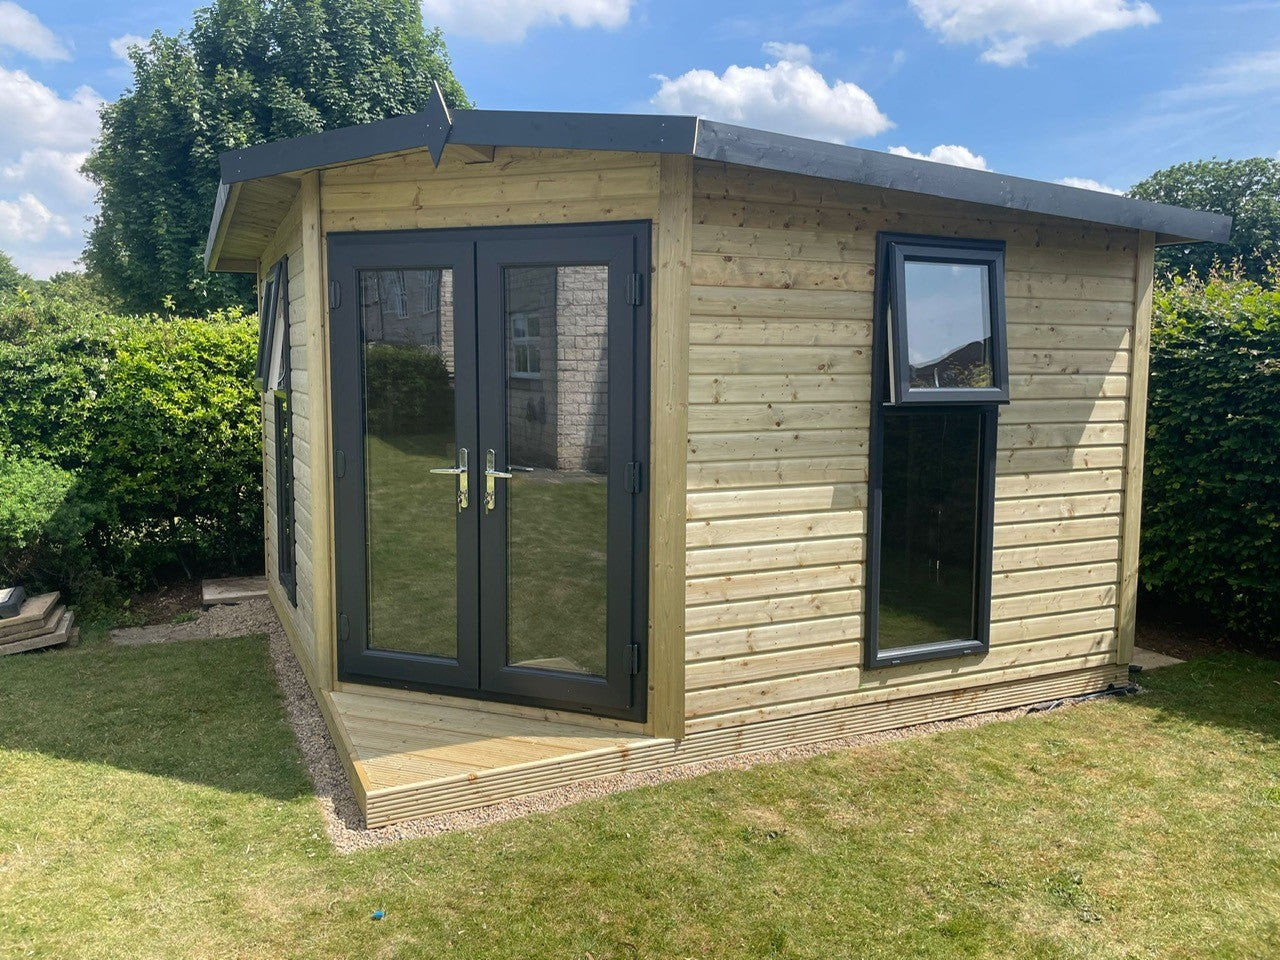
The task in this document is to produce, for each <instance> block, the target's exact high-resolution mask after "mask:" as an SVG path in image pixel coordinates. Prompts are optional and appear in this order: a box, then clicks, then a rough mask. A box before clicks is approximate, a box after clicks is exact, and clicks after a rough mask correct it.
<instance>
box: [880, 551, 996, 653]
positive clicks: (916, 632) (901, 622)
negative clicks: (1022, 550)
mask: <svg viewBox="0 0 1280 960" xmlns="http://www.w3.org/2000/svg"><path fill="white" fill-rule="evenodd" d="M882 577H883V580H882V581H881V585H880V614H879V626H878V631H877V632H878V633H879V646H880V649H881V650H889V649H894V648H898V647H911V646H915V645H916V644H921V643H944V642H946V641H948V640H967V639H969V638H970V637H972V636H973V622H972V619H971V615H972V610H973V581H972V580H971V579H970V577H969V571H967V570H964V571H959V572H958V575H953V576H951V577H946V576H944V577H943V578H942V580H941V581H939V582H935V581H934V580H933V579H932V578H929V577H927V576H915V577H908V576H906V575H904V574H903V573H902V572H901V571H896V570H891V569H889V567H888V565H886V569H885V570H884V572H883V574H882Z"/></svg>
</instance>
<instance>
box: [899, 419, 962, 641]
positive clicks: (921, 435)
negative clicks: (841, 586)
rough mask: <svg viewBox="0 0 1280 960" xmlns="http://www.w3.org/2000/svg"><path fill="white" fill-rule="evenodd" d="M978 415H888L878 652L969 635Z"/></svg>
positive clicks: (960, 638)
mask: <svg viewBox="0 0 1280 960" xmlns="http://www.w3.org/2000/svg"><path fill="white" fill-rule="evenodd" d="M982 416H983V414H982V412H981V411H979V410H965V411H960V412H951V411H948V412H923V411H912V412H910V413H890V412H887V411H886V413H885V416H884V454H883V456H884V474H883V481H882V488H881V489H882V491H883V493H882V499H881V523H880V607H879V629H878V642H879V648H880V649H881V650H882V651H884V650H891V649H894V648H899V647H913V646H916V645H917V644H923V643H941V642H945V641H948V640H969V639H972V638H973V636H974V613H975V611H974V595H975V589H974V588H975V582H974V578H975V576H976V569H977V563H976V554H977V550H976V545H977V542H978V491H979V489H980V484H979V477H980V475H981V460H982V440H981V437H982Z"/></svg>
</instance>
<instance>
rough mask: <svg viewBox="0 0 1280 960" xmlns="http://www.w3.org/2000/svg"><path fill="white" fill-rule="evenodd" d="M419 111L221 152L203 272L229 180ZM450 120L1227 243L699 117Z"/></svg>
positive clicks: (386, 128)
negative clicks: (688, 156)
mask: <svg viewBox="0 0 1280 960" xmlns="http://www.w3.org/2000/svg"><path fill="white" fill-rule="evenodd" d="M428 114H429V111H422V112H419V113H413V114H407V115H405V116H399V117H390V118H388V119H386V120H378V121H376V122H374V123H366V124H360V125H358V126H353V127H343V128H340V129H336V130H328V131H324V132H322V133H315V134H311V135H309V136H305V137H296V138H294V139H292V140H281V141H277V142H274V143H264V144H259V145H257V146H253V147H245V148H243V149H240V150H230V151H228V152H226V153H224V154H222V155H221V157H220V163H221V171H222V177H221V182H220V184H219V186H218V197H217V200H216V202H215V205H214V215H213V220H212V223H211V224H210V227H209V236H208V240H207V242H206V244H205V266H206V268H207V269H211V270H217V269H219V265H218V251H219V245H220V244H221V242H222V236H223V234H224V233H225V229H226V221H227V220H228V218H229V217H230V215H231V213H232V211H233V210H234V206H235V203H234V200H235V196H236V190H235V187H236V185H237V184H240V183H244V182H246V181H249V180H257V179H262V178H266V177H271V176H277V175H280V174H285V173H297V172H300V171H303V170H312V169H317V168H321V167H332V166H336V165H339V164H344V163H354V162H358V161H361V160H367V159H370V158H372V157H376V156H381V155H384V154H390V153H399V152H402V151H406V150H417V149H424V148H426V147H427V145H428V138H429V136H430V135H431V133H430V129H429V127H430V122H431V118H430V117H429V115H428ZM449 116H450V125H449V127H448V130H447V133H446V134H445V142H446V143H453V144H465V145H471V146H496V147H523V148H544V149H562V150H563V149H572V150H605V151H619V152H634V153H670V154H683V155H691V156H694V157H699V158H702V159H706V160H714V161H720V162H724V163H734V164H740V165H744V166H749V167H757V168H760V169H765V170H774V171H778V172H781V173H793V174H797V175H801V176H810V177H821V178H824V179H829V180H839V181H845V182H850V183H860V184H866V185H868V186H876V187H882V188H884V189H887V190H901V191H905V192H908V193H917V194H923V195H926V196H935V197H942V198H946V199H951V200H959V201H964V202H968V203H977V204H983V205H987V206H997V207H1005V208H1007V209H1012V210H1021V211H1024V212H1027V213H1033V214H1039V215H1043V216H1053V217H1065V218H1069V219H1073V220H1084V221H1089V222H1095V223H1103V224H1107V225H1110V226H1118V227H1127V228H1130V229H1134V230H1145V231H1149V232H1151V233H1153V234H1155V236H1156V242H1157V243H1159V244H1169V243H1199V242H1203V241H1212V242H1216V243H1223V242H1226V241H1227V240H1228V239H1229V238H1230V236H1231V218H1230V217H1228V216H1224V215H1222V214H1218V213H1207V212H1204V211H1199V210H1187V209H1184V208H1182V207H1173V206H1169V205H1166V204H1160V203H1151V202H1150V201H1147V200H1137V199H1134V198H1131V197H1122V196H1116V195H1113V194H1108V193H1103V192H1101V191H1097V190H1085V189H1081V188H1079V187H1068V186H1064V185H1062V184H1055V183H1045V182H1042V181H1039V180H1028V179H1024V178H1022V177H1011V176H1008V175H1005V174H1000V173H992V172H990V171H985V170H971V169H967V168H964V167H956V166H952V165H950V164H944V163H934V162H932V161H928V160H917V159H915V158H913V157H902V156H896V155H894V154H888V153H880V152H878V151H875V150H866V149H863V148H861V147H850V146H846V145H844V144H836V143H824V142H822V141H816V140H806V139H804V138H801V137H792V136H788V135H786V134H780V133H769V132H767V131H763V130H755V129H752V128H750V127H739V126H735V125H733V124H727V123H718V122H715V121H710V120H699V119H698V118H697V117H689V116H659V115H649V114H599V113H546V112H536V111H513V110H455V111H452V112H451V113H450V115H449ZM433 142H434V145H435V147H437V148H438V147H439V146H440V142H439V140H438V139H437V140H436V141H433ZM235 268H236V269H242V268H243V264H241V263H239V262H237V263H236V264H235Z"/></svg>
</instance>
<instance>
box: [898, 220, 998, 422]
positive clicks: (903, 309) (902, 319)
mask: <svg viewBox="0 0 1280 960" xmlns="http://www.w3.org/2000/svg"><path fill="white" fill-rule="evenodd" d="M879 244H880V247H881V251H882V255H883V259H882V260H881V262H882V263H883V264H884V265H885V267H886V268H887V269H886V270H878V271H877V272H876V276H877V279H879V278H880V277H881V276H885V275H886V273H887V279H888V281H889V282H888V285H887V288H888V290H887V297H888V299H887V304H888V310H889V322H888V327H889V331H888V336H889V358H890V361H889V362H890V378H889V393H888V394H887V396H889V397H890V399H891V402H892V403H894V404H895V405H899V406H906V405H909V404H929V405H937V404H944V403H947V404H956V405H970V404H988V403H1008V402H1009V353H1008V333H1007V330H1006V329H1005V326H1006V322H1005V306H1004V252H1005V243H1004V241H1003V240H965V239H959V238H955V237H927V236H920V235H918V234H880V241H879ZM908 262H913V263H957V264H965V265H978V266H985V267H986V268H987V315H988V317H989V318H990V321H991V380H992V384H993V385H992V386H990V387H912V386H911V385H910V383H911V361H910V358H909V356H908V351H907V346H908V331H909V327H910V316H909V313H908V311H907V305H906V300H907V297H906V290H907V263H908ZM877 302H879V301H877ZM884 322H885V321H884V319H881V320H880V323H881V324H884Z"/></svg>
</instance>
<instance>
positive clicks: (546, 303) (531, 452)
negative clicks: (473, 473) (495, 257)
mask: <svg viewBox="0 0 1280 960" xmlns="http://www.w3.org/2000/svg"><path fill="white" fill-rule="evenodd" d="M506 285H507V289H506V312H507V331H506V344H507V370H508V371H514V370H515V369H516V360H515V345H514V343H513V342H512V333H511V330H512V328H511V317H512V315H513V314H524V315H525V316H526V317H528V318H530V319H533V320H536V321H537V323H538V328H539V329H538V334H539V336H538V340H537V347H538V351H539V354H540V356H541V358H542V373H541V376H539V377H522V376H518V375H516V374H514V373H512V374H511V375H510V376H508V377H507V459H508V461H509V462H510V463H511V464H513V465H515V466H524V467H546V468H548V469H551V470H554V469H557V467H558V464H557V461H556V429H557V427H556V424H557V420H558V417H559V412H560V411H559V405H558V402H557V399H558V395H559V392H560V390H561V389H563V385H562V384H561V383H560V382H559V377H557V375H556V367H555V363H554V362H553V358H554V357H555V355H556V337H557V318H556V308H555V304H556V269H555V268H554V267H517V268H512V269H508V270H507V272H506Z"/></svg>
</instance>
